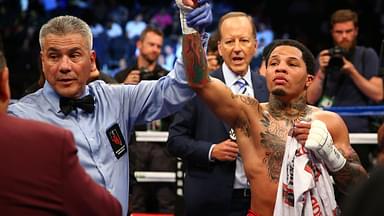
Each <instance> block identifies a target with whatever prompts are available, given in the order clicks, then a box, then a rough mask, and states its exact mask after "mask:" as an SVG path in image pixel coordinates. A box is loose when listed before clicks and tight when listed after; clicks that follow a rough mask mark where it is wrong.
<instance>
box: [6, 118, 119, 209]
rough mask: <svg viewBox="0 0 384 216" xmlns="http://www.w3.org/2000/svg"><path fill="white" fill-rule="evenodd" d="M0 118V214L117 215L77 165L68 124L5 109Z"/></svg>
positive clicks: (101, 190) (109, 198) (113, 203)
mask: <svg viewBox="0 0 384 216" xmlns="http://www.w3.org/2000/svg"><path fill="white" fill-rule="evenodd" d="M0 122H1V123H0V160H1V163H0V214H1V215H4V216H8V215H28V216H34V215H39V216H45V215H71V216H72V215H79V216H80V215H81V216H84V215H100V216H101V215H103V216H104V215H118V216H121V214H122V213H121V207H120V203H119V202H118V201H117V200H116V199H115V198H114V197H113V196H112V195H111V194H110V193H109V192H108V191H106V190H105V189H104V188H103V187H101V186H99V185H97V184H96V183H95V182H93V180H92V179H91V178H90V177H89V176H88V175H87V174H86V173H85V171H84V169H83V168H82V167H81V165H80V163H79V160H78V158H77V155H76V154H77V149H76V147H75V144H74V140H73V136H72V134H71V133H70V132H69V131H68V130H64V129H61V128H58V127H56V126H51V125H48V124H46V123H41V122H37V121H30V120H22V119H18V118H15V117H12V116H8V115H6V114H0Z"/></svg>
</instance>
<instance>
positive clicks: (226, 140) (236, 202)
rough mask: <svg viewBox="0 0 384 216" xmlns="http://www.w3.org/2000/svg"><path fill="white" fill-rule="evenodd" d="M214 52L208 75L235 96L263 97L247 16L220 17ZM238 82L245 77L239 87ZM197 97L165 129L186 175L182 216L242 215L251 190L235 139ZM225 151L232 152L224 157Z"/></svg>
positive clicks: (252, 27)
mask: <svg viewBox="0 0 384 216" xmlns="http://www.w3.org/2000/svg"><path fill="white" fill-rule="evenodd" d="M218 38H219V39H218V50H219V54H220V56H221V57H222V58H223V60H224V63H223V64H222V65H221V67H220V68H219V69H218V70H216V71H214V72H212V73H211V74H210V75H211V76H213V77H216V78H218V79H220V80H221V81H223V82H224V83H225V84H226V85H227V87H228V88H231V89H232V91H233V92H234V93H236V94H246V95H249V96H254V97H256V98H257V99H258V100H259V101H267V99H268V90H267V87H266V82H265V79H264V77H262V76H261V75H259V74H258V73H256V72H251V71H250V66H249V64H250V62H251V60H252V57H253V55H254V54H255V52H256V49H257V41H256V29H255V25H254V23H253V21H252V17H250V16H248V15H247V14H245V13H241V12H230V13H228V14H226V15H224V16H223V17H222V18H221V19H220V21H219V26H218ZM239 80H243V81H244V80H245V83H242V84H241V86H238V82H239ZM239 90H240V92H239ZM230 131H231V128H230V127H229V126H228V125H227V124H225V123H224V122H223V121H221V120H220V119H218V118H217V117H216V116H215V115H214V114H213V112H211V111H210V110H209V108H208V106H207V105H205V104H204V103H203V102H202V100H200V98H194V99H193V100H192V101H191V102H190V103H189V104H188V105H186V106H185V108H184V109H183V110H182V111H181V112H179V113H177V114H176V115H175V117H174V121H173V123H172V124H171V126H170V129H169V139H168V149H169V151H170V152H171V153H172V154H174V155H175V156H177V157H180V158H182V160H183V162H184V165H185V168H186V176H185V182H184V199H185V205H186V214H187V215H200V216H202V215H233V216H234V215H236V216H241V215H246V214H247V210H248V209H249V205H250V192H249V186H248V181H247V179H246V177H245V173H244V169H243V165H242V160H241V158H240V157H238V156H239V150H238V146H237V143H236V140H235V139H236V138H235V137H231V135H230ZM226 155H231V157H230V158H226V157H225V156H226Z"/></svg>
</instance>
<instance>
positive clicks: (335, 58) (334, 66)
mask: <svg viewBox="0 0 384 216" xmlns="http://www.w3.org/2000/svg"><path fill="white" fill-rule="evenodd" d="M328 51H329V55H330V57H331V58H330V59H329V63H328V66H327V71H329V72H337V71H340V69H341V68H342V67H343V65H344V61H343V57H344V56H345V50H344V49H343V48H341V47H338V46H335V47H333V48H331V49H329V50H328Z"/></svg>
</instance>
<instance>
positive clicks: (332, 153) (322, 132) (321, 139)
mask: <svg viewBox="0 0 384 216" xmlns="http://www.w3.org/2000/svg"><path fill="white" fill-rule="evenodd" d="M305 147H306V148H307V149H309V150H312V151H313V152H314V153H315V154H316V155H317V156H318V157H320V158H321V159H323V160H324V163H325V164H326V165H327V167H328V169H329V170H330V171H332V172H337V171H339V170H340V169H342V168H343V167H344V165H345V163H346V162H347V160H346V159H345V158H344V156H343V155H342V154H341V153H340V152H339V150H337V148H336V147H335V146H334V145H333V140H332V136H331V134H329V132H328V130H327V126H326V125H325V124H324V122H322V121H320V120H314V121H312V123H311V129H310V130H309V135H308V139H307V141H306V142H305Z"/></svg>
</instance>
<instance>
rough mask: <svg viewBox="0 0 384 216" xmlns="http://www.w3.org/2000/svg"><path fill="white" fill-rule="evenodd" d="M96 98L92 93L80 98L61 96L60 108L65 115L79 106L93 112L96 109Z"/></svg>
mask: <svg viewBox="0 0 384 216" xmlns="http://www.w3.org/2000/svg"><path fill="white" fill-rule="evenodd" d="M94 103H95V100H94V99H93V97H92V96H91V95H87V96H85V97H83V98H80V99H72V98H65V97H61V98H60V109H61V111H62V112H63V113H64V115H68V114H69V113H70V112H71V111H72V110H73V109H75V108H76V107H79V108H80V109H83V110H84V111H85V112H87V113H92V112H93V110H95V105H94Z"/></svg>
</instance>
